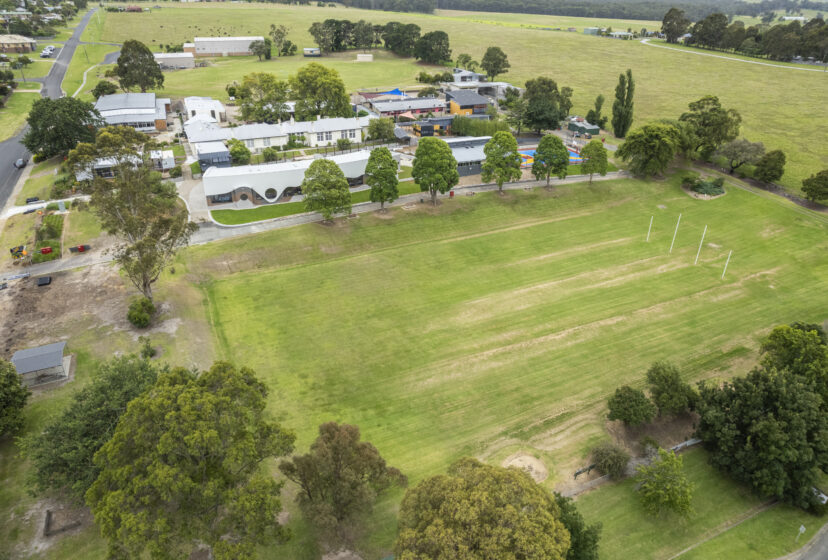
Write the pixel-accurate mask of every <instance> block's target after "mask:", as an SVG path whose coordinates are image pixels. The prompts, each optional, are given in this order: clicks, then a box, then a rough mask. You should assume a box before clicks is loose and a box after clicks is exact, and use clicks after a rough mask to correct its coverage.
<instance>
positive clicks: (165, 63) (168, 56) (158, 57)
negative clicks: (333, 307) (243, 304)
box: [152, 52, 195, 70]
mask: <svg viewBox="0 0 828 560" xmlns="http://www.w3.org/2000/svg"><path fill="white" fill-rule="evenodd" d="M152 56H154V57H155V62H157V63H158V66H160V67H161V69H162V70H177V69H185V68H195V58H194V57H193V53H191V52H175V53H152Z"/></svg>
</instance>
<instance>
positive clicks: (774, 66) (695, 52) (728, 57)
mask: <svg viewBox="0 0 828 560" xmlns="http://www.w3.org/2000/svg"><path fill="white" fill-rule="evenodd" d="M641 44H642V45H647V46H648V47H655V48H657V49H667V50H671V51H677V52H680V53H684V54H695V55H698V56H712V57H713V58H723V59H724V60H732V61H734V62H743V63H745V64H758V65H759V66H770V67H771V68H782V69H783V70H800V71H802V72H826V70H827V69H828V67H826V68H802V67H801V66H785V65H783V64H772V63H770V62H759V61H758V60H745V59H743V58H736V57H733V56H725V55H723V54H713V53H707V52H700V51H696V50H692V51H691V50H685V49H677V48H675V47H668V46H667V45H654V44H652V43H651V42H650V40H649V39H641Z"/></svg>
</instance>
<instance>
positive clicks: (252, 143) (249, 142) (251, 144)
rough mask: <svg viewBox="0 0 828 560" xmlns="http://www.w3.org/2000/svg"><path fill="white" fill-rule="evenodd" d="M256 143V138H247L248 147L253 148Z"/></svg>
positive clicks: (245, 142) (245, 143)
mask: <svg viewBox="0 0 828 560" xmlns="http://www.w3.org/2000/svg"><path fill="white" fill-rule="evenodd" d="M255 144H256V141H255V140H245V141H244V145H245V146H247V147H248V148H252V147H253V146H254V145H255Z"/></svg>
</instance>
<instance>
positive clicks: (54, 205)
mask: <svg viewBox="0 0 828 560" xmlns="http://www.w3.org/2000/svg"><path fill="white" fill-rule="evenodd" d="M58 208H59V206H58V203H57V202H50V203H49V204H47V205H46V210H47V211H52V212H55V211H57V209H58Z"/></svg>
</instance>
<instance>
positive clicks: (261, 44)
mask: <svg viewBox="0 0 828 560" xmlns="http://www.w3.org/2000/svg"><path fill="white" fill-rule="evenodd" d="M249 48H250V52H252V53H253V54H255V55H256V56H257V57H259V61H261V60H262V59H263V58H264V59H265V60H270V57H271V50H272V49H273V43H272V42H271V41H270V39H268V38H267V37H265V38H264V39H257V40H256V41H252V42H251V43H250V47H249Z"/></svg>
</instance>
